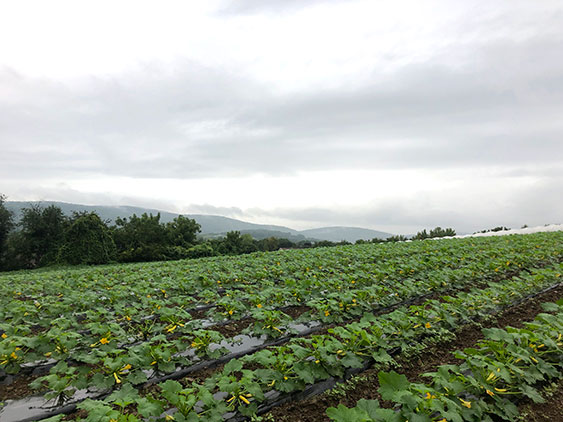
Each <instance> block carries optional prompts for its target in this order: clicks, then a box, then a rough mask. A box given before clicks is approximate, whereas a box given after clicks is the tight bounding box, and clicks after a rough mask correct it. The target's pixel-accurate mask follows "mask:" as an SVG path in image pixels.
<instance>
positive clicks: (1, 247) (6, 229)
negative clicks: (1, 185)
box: [0, 194, 14, 268]
mask: <svg viewBox="0 0 563 422" xmlns="http://www.w3.org/2000/svg"><path fill="white" fill-rule="evenodd" d="M5 202H6V196H5V195H3V194H0V268H4V265H3V264H4V258H5V254H6V240H7V239H8V234H9V233H10V231H12V229H13V228H14V215H13V213H12V212H11V211H10V210H9V209H8V208H6V204H5Z"/></svg>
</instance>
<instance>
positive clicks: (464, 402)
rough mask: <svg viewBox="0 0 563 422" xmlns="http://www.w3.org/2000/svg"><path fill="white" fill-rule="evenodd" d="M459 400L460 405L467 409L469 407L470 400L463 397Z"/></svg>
mask: <svg viewBox="0 0 563 422" xmlns="http://www.w3.org/2000/svg"><path fill="white" fill-rule="evenodd" d="M459 401H460V402H461V405H462V406H465V407H467V408H468V409H471V402H470V401H465V400H463V399H459Z"/></svg>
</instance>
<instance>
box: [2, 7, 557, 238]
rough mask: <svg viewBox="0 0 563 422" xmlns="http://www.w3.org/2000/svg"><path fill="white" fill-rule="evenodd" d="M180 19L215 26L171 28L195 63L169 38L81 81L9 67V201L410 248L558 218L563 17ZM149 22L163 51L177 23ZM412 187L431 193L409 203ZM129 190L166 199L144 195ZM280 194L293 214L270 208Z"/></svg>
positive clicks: (278, 205) (5, 126) (353, 14)
mask: <svg viewBox="0 0 563 422" xmlns="http://www.w3.org/2000/svg"><path fill="white" fill-rule="evenodd" d="M407 6H408V7H407ZM137 7H138V9H139V11H138V12H139V16H141V15H142V14H143V13H144V12H146V13H148V10H147V9H146V7H145V5H143V4H140V5H139V6H137ZM175 7H179V8H180V7H181V6H180V5H176V6H175ZM401 7H402V8H403V9H405V7H406V8H407V10H409V8H410V9H412V12H413V13H412V14H404V13H403V14H401V13H402V12H401ZM417 8H419V9H417ZM178 11H179V12H182V13H185V14H188V13H190V12H192V13H193V14H194V15H197V14H198V13H199V14H201V16H200V18H201V19H200V20H201V21H202V22H205V23H206V25H203V24H202V25H201V26H200V27H198V28H197V29H198V31H199V32H197V33H196V32H193V31H195V30H193V31H192V32H190V31H191V30H190V29H189V28H188V29H185V32H183V33H182V32H181V31H184V30H183V29H181V30H180V29H178V31H180V33H179V34H182V35H184V36H185V37H186V40H187V41H186V45H185V46H182V44H181V43H180V42H179V40H178V39H177V38H164V39H159V41H161V42H164V41H167V40H168V41H170V47H169V48H167V49H166V50H167V51H168V50H170V56H169V57H166V58H164V57H158V54H160V53H158V49H154V48H152V47H151V46H150V45H148V46H147V53H146V54H147V55H146V56H145V55H143V54H141V53H136V54H137V55H132V56H131V57H130V64H129V65H125V67H123V68H121V69H118V70H115V71H111V72H94V73H90V74H88V73H84V70H81V69H80V68H79V67H76V70H75V74H74V75H70V76H69V75H67V74H66V71H65V69H63V67H64V66H65V63H66V62H61V63H60V69H59V68H56V67H52V66H51V67H48V66H45V69H48V71H47V70H45V72H43V73H42V72H41V71H36V70H35V69H37V66H32V64H33V63H35V62H34V61H33V60H35V59H36V57H38V55H39V53H40V52H39V51H38V50H36V51H31V52H29V57H27V58H26V59H27V61H25V60H23V59H21V60H20V59H19V58H18V56H16V55H14V54H12V55H10V54H8V55H7V56H8V58H7V59H6V60H5V61H3V62H0V146H1V149H2V155H1V157H0V180H1V182H0V192H5V193H6V194H8V195H9V196H10V197H12V198H13V199H38V198H42V199H59V200H61V199H62V200H68V201H72V200H77V199H80V198H91V200H92V201H94V200H104V201H105V202H106V203H107V202H115V201H123V200H128V201H133V202H135V204H136V205H140V204H145V205H147V206H155V205H157V204H160V205H162V206H166V207H168V208H169V209H170V208H174V209H178V210H183V209H185V210H187V211H189V210H190V209H191V210H197V209H200V210H201V212H204V210H205V209H209V210H216V211H215V212H218V213H221V214H230V215H231V216H235V217H237V218H249V219H254V220H259V221H264V222H271V221H274V220H275V221H276V222H277V221H283V222H285V223H287V224H289V225H291V223H292V222H293V223H294V225H298V226H301V227H305V226H307V225H310V226H311V225H323V224H342V225H356V226H360V225H362V226H369V227H373V228H384V226H385V227H394V228H395V230H396V231H401V230H403V231H405V230H407V231H408V230H412V229H413V228H415V227H428V226H433V225H435V224H436V225H437V224H441V225H452V226H459V227H463V228H466V229H471V228H473V227H477V228H478V227H480V226H486V225H489V224H494V223H496V221H498V220H499V218H498V216H499V215H502V216H503V218H504V220H505V221H507V223H503V222H502V221H499V222H498V224H512V223H510V222H514V223H517V222H518V221H521V223H522V224H524V223H528V224H536V223H537V224H541V223H544V222H556V221H553V220H554V219H557V218H558V217H559V218H560V219H561V217H562V215H561V211H560V210H562V209H563V199H562V197H561V195H558V194H557V192H558V191H559V190H560V189H561V188H562V187H563V183H562V182H563V180H562V174H561V173H562V171H561V169H562V168H563V142H562V141H561V139H562V135H563V120H561V118H560V116H561V115H562V114H563V76H562V75H563V56H561V54H560V51H562V48H563V29H561V27H560V25H558V22H560V21H561V18H562V17H563V7H561V5H560V4H558V3H557V2H548V1H546V2H545V3H544V2H542V4H541V6H539V5H537V4H533V5H531V4H530V3H528V2H499V3H498V4H495V6H494V7H492V6H491V7H488V6H487V4H486V3H485V2H475V3H474V4H473V3H472V6H467V5H466V6H460V5H452V4H451V3H450V2H434V3H433V8H432V9H428V7H426V8H424V7H422V6H420V5H419V4H418V3H417V2H404V4H402V5H400V6H397V7H392V6H389V8H388V9H386V6H382V5H379V6H374V4H373V2H364V1H324V2H323V1H311V2H301V1H300V2H285V1H284V2H254V1H241V2H229V3H221V2H219V3H216V4H213V7H212V8H210V9H209V10H197V11H190V10H183V9H178ZM17 12H18V11H17V10H15V11H14V13H17ZM417 14H418V15H420V16H418V17H417ZM381 15H383V17H382V16H381ZM315 16H316V17H317V19H315ZM370 18H372V19H373V23H372V24H371V26H370ZM192 19H195V18H194V17H192ZM154 24H155V29H158V28H163V32H164V33H165V35H166V34H168V33H167V32H166V30H164V28H165V25H166V23H165V22H164V23H163V22H160V23H159V22H155V23H154ZM132 25H133V26H132V28H136V26H135V24H134V23H133V24H132ZM335 25H336V26H335ZM283 28H286V29H285V31H286V32H283V33H282V32H281V31H282V29H283ZM0 35H1V34H0ZM114 35H115V36H116V37H118V35H117V34H114ZM80 36H82V35H81V34H78V37H79V38H80ZM158 36H159V35H158V31H155V37H158ZM166 36H167V37H170V34H168V35H166ZM106 38H107V37H106ZM325 39H326V40H327V41H326V42H324V41H323V40H325ZM109 40H110V41H111V37H110V38H109ZM117 41H118V42H117V44H119V43H120V42H121V40H119V39H118V40H117ZM108 42H109V41H108ZM132 42H134V41H132ZM142 42H144V43H145V44H147V43H148V41H147V39H146V38H142ZM237 42H238V44H237ZM328 43H330V44H328ZM50 48H53V49H54V48H55V47H50ZM61 48H62V47H61ZM107 48H108V50H109V52H110V53H112V54H113V55H112V54H109V53H107V54H106V55H104V54H105V53H95V52H93V54H99V60H100V61H102V64H103V61H104V60H105V61H106V62H107V63H108V64H107V66H106V67H107V68H108V69H109V68H111V65H112V64H113V63H114V61H112V60H111V58H112V57H113V56H114V55H115V54H116V52H115V51H113V52H112V51H111V45H110V44H107ZM133 50H134V51H142V48H139V46H135V48H133ZM54 53H57V54H55V57H64V56H62V53H60V52H57V51H54ZM157 53H158V54H157ZM78 54H79V55H80V56H82V55H83V52H79V53H78ZM128 54H132V53H130V52H124V56H125V57H126V58H127V57H129V56H128ZM151 55H152V56H151ZM155 55H156V56H155ZM71 59H72V58H71V57H70V58H68V60H71ZM282 59H283V61H282ZM123 60H124V62H126V60H125V59H123ZM128 60H129V59H128ZM69 66H70V65H69ZM77 66H78V65H77ZM73 69H74V68H73ZM327 172H330V173H332V174H333V178H332V179H334V180H336V179H338V177H339V175H340V177H341V179H342V180H343V181H344V183H343V184H342V186H339V187H338V188H337V189H335V190H334V192H333V194H334V197H332V198H330V197H327V196H330V194H331V193H330V189H328V190H327V187H326V186H325V187H323V186H320V187H319V189H321V190H322V191H323V195H318V198H317V197H316V196H315V193H314V192H311V194H310V198H311V199H312V200H311V201H308V200H307V196H306V195H307V192H305V191H304V189H305V187H306V188H307V189H311V190H314V185H315V183H318V184H320V185H322V184H323V182H322V180H320V179H319V175H322V174H325V173H327ZM376 172H381V173H378V175H380V176H381V177H383V178H387V179H388V180H385V181H384V182H385V186H382V184H381V180H378V181H377V182H376V183H374V184H373V186H374V189H373V190H369V191H366V192H365V193H364V194H363V195H362V194H361V192H356V191H355V190H354V193H355V194H356V195H358V196H355V197H352V196H350V195H348V196H346V195H347V192H346V190H347V189H346V187H345V185H346V183H348V184H354V183H357V182H358V178H359V177H361V175H362V174H364V173H368V174H375V173H376ZM413 172H414V174H415V176H414V178H413V176H412V175H413ZM398 174H399V175H402V176H400V177H397V175H398ZM307 177H309V178H308V179H307ZM409 177H410V178H411V180H414V179H418V178H420V180H423V179H424V180H426V179H428V180H429V181H430V182H431V183H432V186H429V187H422V186H418V187H417V189H409V185H408V178H409ZM440 178H442V179H441V180H440ZM332 179H331V180H332ZM399 179H401V181H400V182H398V181H397V180H399ZM95 180H99V181H100V182H99V184H97V185H96V183H93V182H92V181H95ZM123 180H129V182H127V183H122V182H121V181H123ZM147 180H149V182H147ZM405 180H406V182H405ZM131 181H137V183H138V184H139V185H143V184H144V185H145V186H147V189H148V186H149V185H150V186H153V188H152V189H154V190H150V189H148V190H145V191H144V192H143V189H142V187H141V188H139V189H138V193H132V192H131V188H130V183H132V182H131ZM159 181H160V182H159ZM296 181H297V182H296ZM87 182H88V183H87ZM430 182H429V183H430ZM61 183H63V184H64V186H65V187H66V188H63V189H61ZM237 183H238V184H237ZM337 184H338V183H337ZM166 185H169V186H170V187H169V188H168V189H167V188H166ZM196 185H197V186H199V187H196ZM272 185H273V186H277V187H278V188H279V191H280V198H282V199H283V200H282V199H280V200H279V201H277V200H276V199H275V198H273V199H272V197H271V196H268V195H262V194H261V193H260V191H263V190H266V189H268V187H269V186H272ZM360 185H361V186H362V187H364V186H365V187H366V189H368V187H367V185H368V183H366V181H360ZM394 185H395V186H396V189H395V192H394V193H393V194H391V193H390V192H391V191H393V189H392V187H393V186H394ZM85 186H87V187H85ZM163 186H164V188H163ZM202 186H205V187H206V188H205V189H204V188H202ZM237 187H238V188H237ZM390 187H391V189H390ZM183 188H189V189H190V191H191V193H192V195H189V194H188V193H183V192H178V191H179V190H181V189H183ZM210 189H212V190H214V192H211V193H210V192H209V190H210ZM233 189H235V190H237V191H238V190H240V195H239V196H238V197H235V198H233V197H232V196H230V195H229V193H232V191H233ZM460 190H463V191H465V195H463V193H460ZM213 193H214V195H213ZM292 193H293V194H292ZM64 195H66V196H65V197H62V196H64ZM339 195H343V196H346V201H343V200H339ZM55 196H56V197H55ZM260 197H263V198H264V201H263V202H260ZM459 197H463V201H461V200H460V198H459ZM225 198H229V199H230V200H231V201H233V202H231V203H226V202H225ZM496 198H502V201H501V202H499V201H498V200H497V199H496ZM313 199H314V200H316V201H317V202H315V201H314V200H313ZM483 201H484V202H486V203H488V204H490V206H483ZM194 204H200V205H194ZM203 204H205V205H203ZM206 207H208V208H206ZM470 219H472V221H471V222H468V220H470ZM529 220H533V221H529ZM401 227H403V229H401Z"/></svg>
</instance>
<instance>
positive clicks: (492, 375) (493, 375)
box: [487, 372, 495, 381]
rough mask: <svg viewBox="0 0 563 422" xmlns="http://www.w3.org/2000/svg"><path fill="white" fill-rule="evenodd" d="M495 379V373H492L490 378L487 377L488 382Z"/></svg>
mask: <svg viewBox="0 0 563 422" xmlns="http://www.w3.org/2000/svg"><path fill="white" fill-rule="evenodd" d="M494 377H495V374H494V372H491V373H490V374H489V376H488V377H487V381H490V380H492V379H493V378H494Z"/></svg>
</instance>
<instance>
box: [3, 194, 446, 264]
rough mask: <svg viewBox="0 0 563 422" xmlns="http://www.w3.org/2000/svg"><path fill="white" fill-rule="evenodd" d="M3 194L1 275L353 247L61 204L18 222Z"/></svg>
mask: <svg viewBox="0 0 563 422" xmlns="http://www.w3.org/2000/svg"><path fill="white" fill-rule="evenodd" d="M5 201H6V197H5V196H4V195H1V194H0V270H3V271H6V270H18V269H32V268H38V267H43V266H48V265H58V264H59V265H95V264H106V263H111V262H145V261H166V260H175V259H184V258H202V257H209V256H217V255H240V254H247V253H252V252H258V251H264V252H265V251H275V250H279V249H297V248H299V249H301V248H313V247H327V246H338V245H350V244H351V243H350V242H347V241H341V242H331V241H328V240H322V241H310V240H302V241H299V242H292V241H290V240H288V239H284V238H277V237H268V238H265V239H260V240H257V239H254V238H253V237H252V236H251V235H250V234H241V233H240V232H239V231H231V232H228V233H226V235H225V236H223V237H219V238H212V239H203V238H201V237H198V233H200V232H201V226H200V225H199V224H198V223H197V222H196V221H195V220H193V219H190V218H187V217H184V216H182V215H179V216H178V217H176V218H174V220H172V221H170V222H167V223H163V222H161V221H160V214H156V215H152V214H146V213H145V214H143V215H141V216H137V215H135V214H134V215H133V216H131V217H129V218H117V219H116V220H115V223H114V224H110V222H109V221H104V220H102V219H101V218H100V217H99V215H98V214H97V213H96V212H87V211H82V212H74V213H73V214H72V215H71V216H67V215H65V214H64V213H63V211H62V209H61V208H60V207H58V206H56V205H49V206H47V207H42V206H41V205H39V204H33V205H30V206H29V207H28V208H23V209H22V214H21V217H20V220H19V221H17V222H16V221H15V219H14V215H13V214H12V213H11V211H10V210H8V209H7V208H6V206H5ZM453 235H455V231H454V230H453V229H449V228H448V229H441V228H440V227H437V228H436V229H433V230H431V231H430V233H427V232H426V230H423V231H422V232H418V233H417V234H416V236H414V237H413V239H414V240H423V239H426V238H431V237H443V236H453ZM405 240H408V238H407V237H406V236H403V235H397V236H391V237H389V238H387V239H378V238H375V239H372V240H358V241H356V243H357V244H361V243H381V242H398V241H405Z"/></svg>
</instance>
